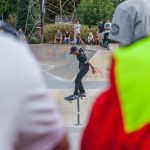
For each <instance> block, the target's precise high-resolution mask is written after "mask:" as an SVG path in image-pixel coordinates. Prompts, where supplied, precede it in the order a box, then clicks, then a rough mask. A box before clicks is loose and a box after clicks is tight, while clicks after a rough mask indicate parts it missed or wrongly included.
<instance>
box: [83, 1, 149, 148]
mask: <svg viewBox="0 0 150 150" xmlns="http://www.w3.org/2000/svg"><path fill="white" fill-rule="evenodd" d="M149 9H150V1H149V0H126V1H125V2H123V3H121V4H120V5H119V6H118V7H117V9H116V11H115V14H114V17H113V24H112V28H111V35H110V38H111V39H112V40H115V41H118V42H120V43H121V44H123V45H124V47H122V48H119V49H118V50H116V51H115V52H114V53H113V57H112V66H111V72H110V79H109V85H110V86H109V88H108V90H107V91H105V92H104V93H103V94H102V95H100V96H99V97H98V98H97V100H96V102H95V103H94V106H93V108H92V112H91V115H90V119H89V122H88V124H87V126H86V128H85V131H84V134H83V138H82V144H81V150H99V149H102V150H110V149H111V150H149V149H150V121H149V120H150V113H149V110H150V103H149V99H150V96H149V90H147V89H149V88H150V87H149V85H150V80H149V76H150V72H149V69H148V67H147V66H150V51H149V49H150V37H149V36H148V37H147V35H148V34H149V31H150V12H149V11H148V10H149ZM135 40H136V41H135Z"/></svg>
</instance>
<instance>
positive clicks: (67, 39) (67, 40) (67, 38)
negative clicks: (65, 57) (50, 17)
mask: <svg viewBox="0 0 150 150" xmlns="http://www.w3.org/2000/svg"><path fill="white" fill-rule="evenodd" d="M64 36H65V37H64V43H65V44H70V32H69V31H68V30H66V32H65V34H64Z"/></svg>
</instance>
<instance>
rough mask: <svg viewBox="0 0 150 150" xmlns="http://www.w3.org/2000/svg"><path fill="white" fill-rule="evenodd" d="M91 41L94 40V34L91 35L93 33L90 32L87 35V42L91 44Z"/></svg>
mask: <svg viewBox="0 0 150 150" xmlns="http://www.w3.org/2000/svg"><path fill="white" fill-rule="evenodd" d="M93 42H94V36H93V33H92V32H90V33H89V35H88V44H89V45H92V44H93Z"/></svg>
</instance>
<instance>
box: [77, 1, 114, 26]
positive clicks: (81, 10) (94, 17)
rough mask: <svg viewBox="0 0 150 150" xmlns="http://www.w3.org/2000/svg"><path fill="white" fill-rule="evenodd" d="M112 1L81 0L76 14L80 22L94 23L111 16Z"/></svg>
mask: <svg viewBox="0 0 150 150" xmlns="http://www.w3.org/2000/svg"><path fill="white" fill-rule="evenodd" d="M113 11H114V3H113V2H112V0H81V2H80V4H79V7H78V8H77V15H78V17H79V19H80V21H81V23H82V24H86V25H90V26H91V25H96V24H97V21H98V20H99V19H100V18H102V19H105V18H112V15H113Z"/></svg>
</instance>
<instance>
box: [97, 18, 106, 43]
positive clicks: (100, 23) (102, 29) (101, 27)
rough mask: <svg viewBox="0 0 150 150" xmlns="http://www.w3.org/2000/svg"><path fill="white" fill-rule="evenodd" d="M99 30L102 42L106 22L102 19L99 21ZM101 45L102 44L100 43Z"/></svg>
mask: <svg viewBox="0 0 150 150" xmlns="http://www.w3.org/2000/svg"><path fill="white" fill-rule="evenodd" d="M98 29H99V40H100V41H102V40H103V37H104V31H105V29H104V22H103V20H102V19H100V20H99V24H98ZM100 44H101V42H100Z"/></svg>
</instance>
